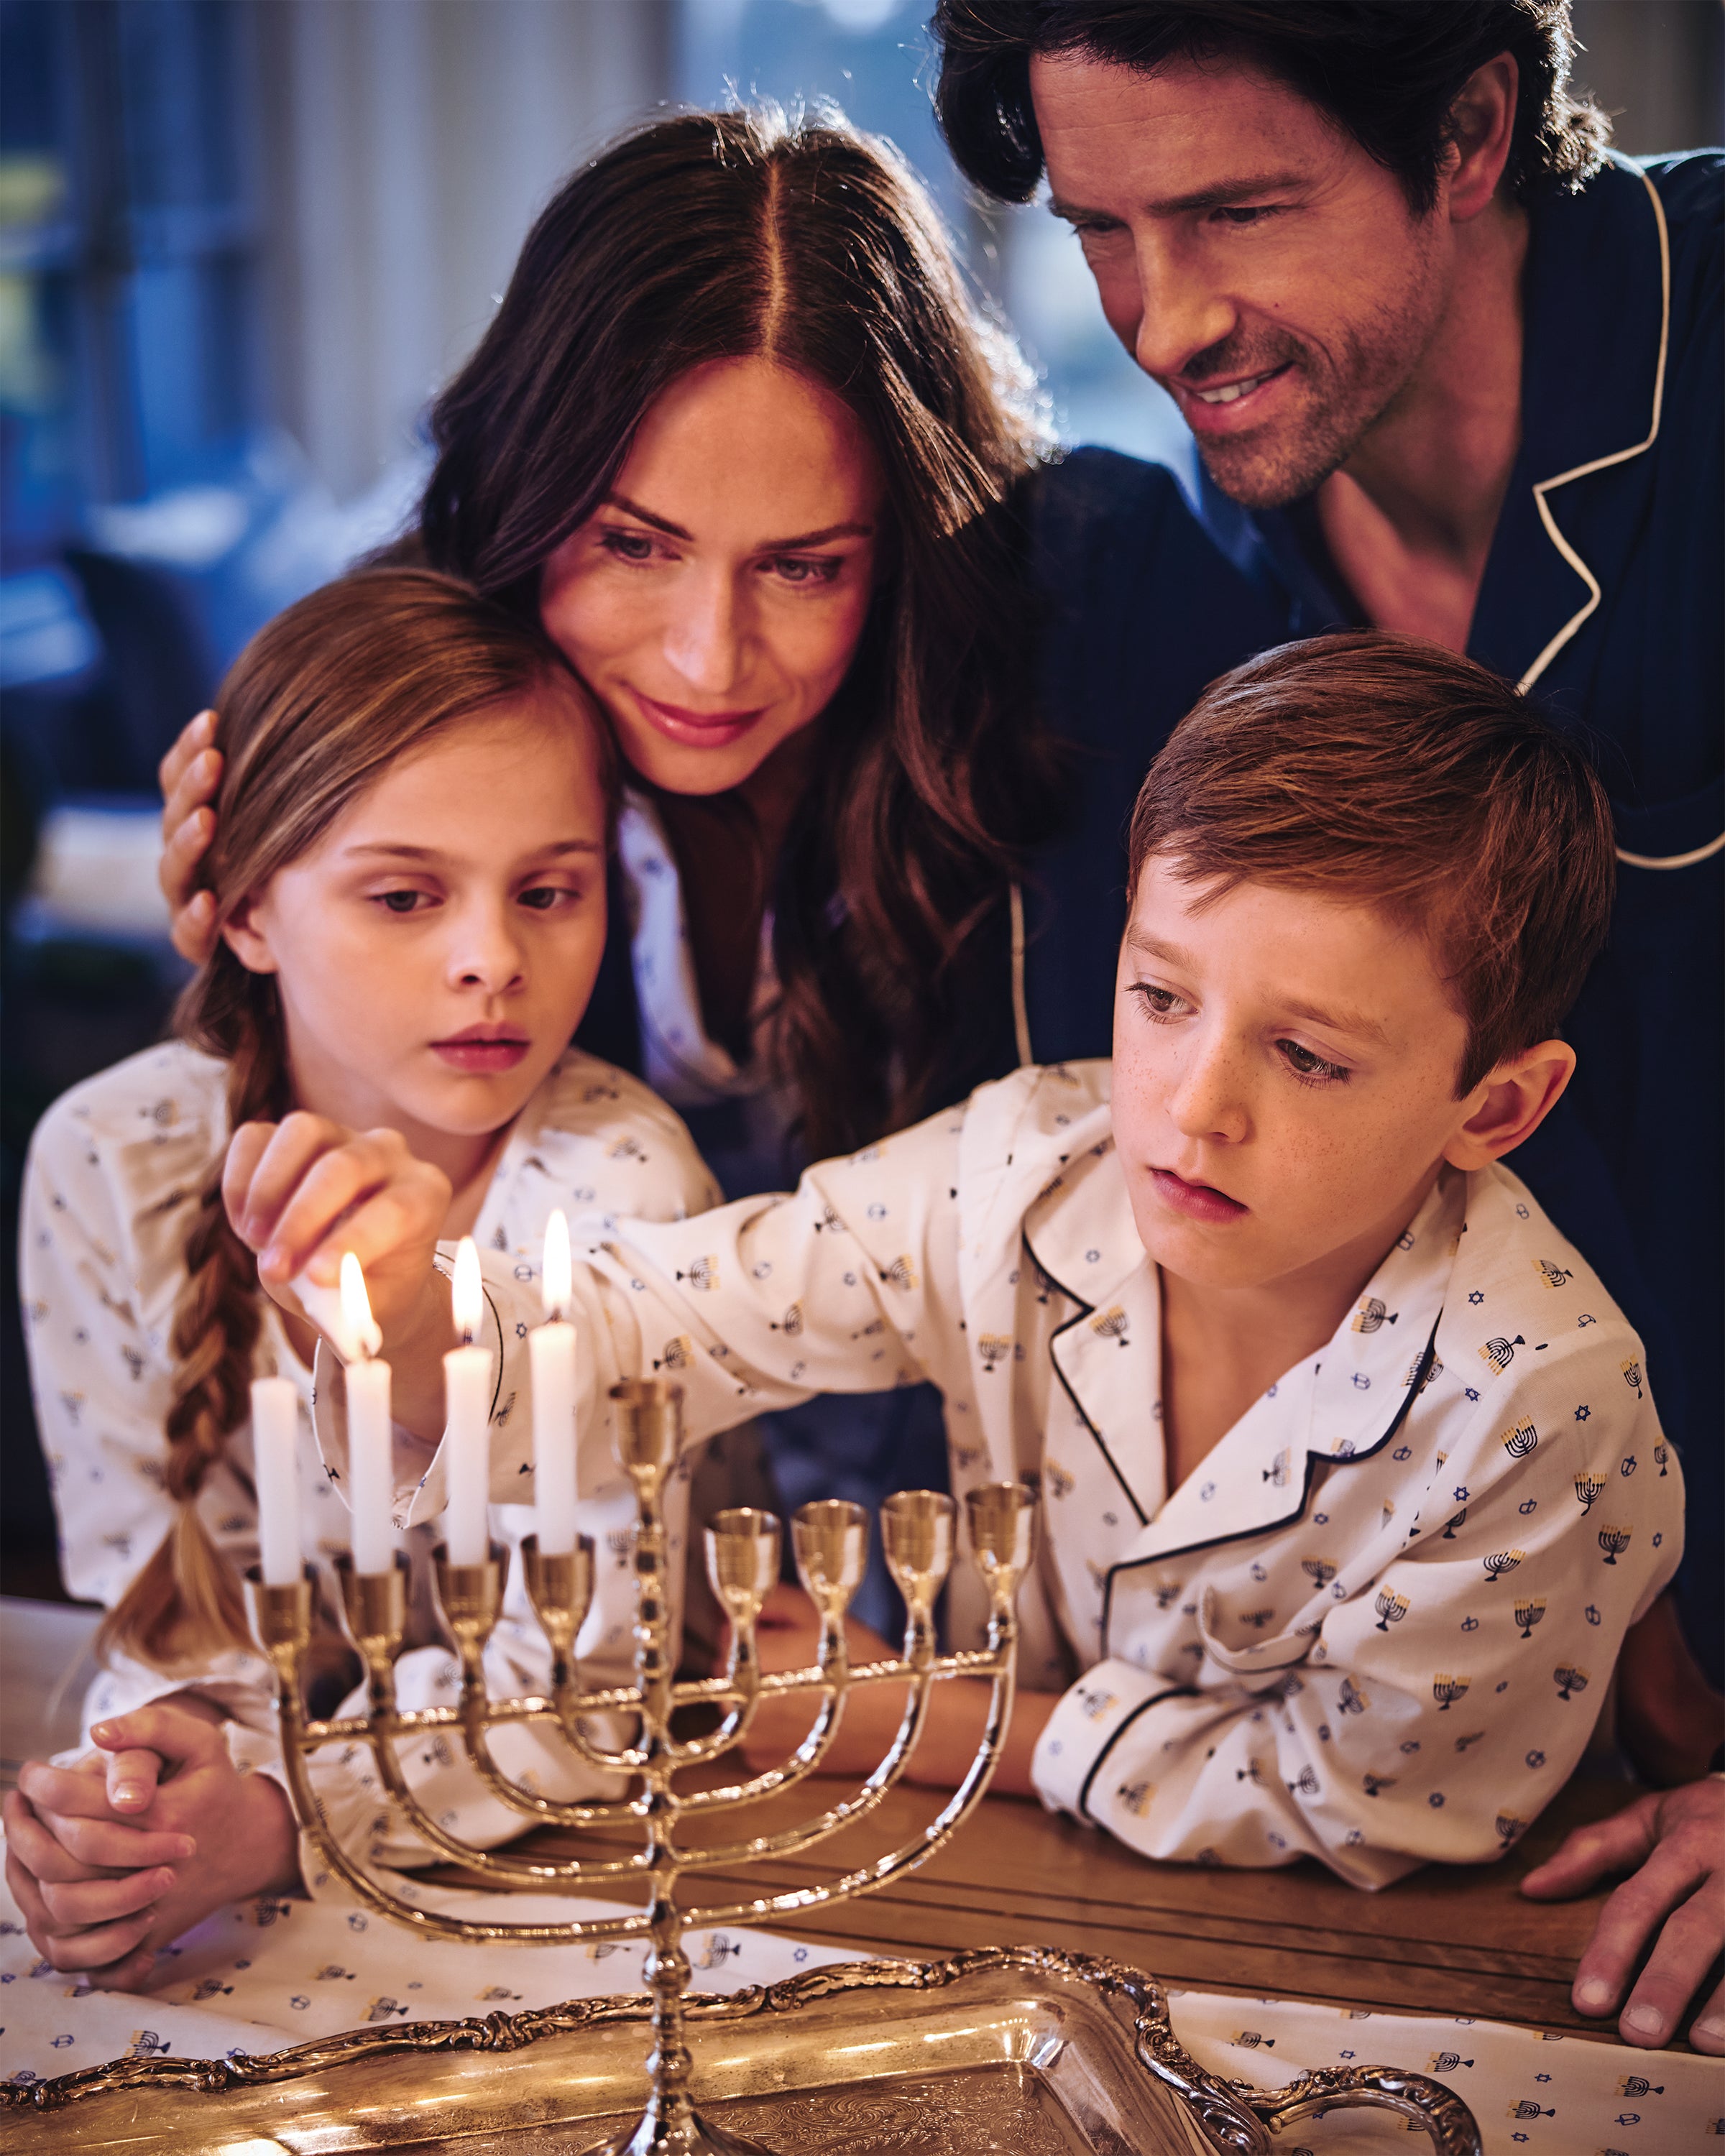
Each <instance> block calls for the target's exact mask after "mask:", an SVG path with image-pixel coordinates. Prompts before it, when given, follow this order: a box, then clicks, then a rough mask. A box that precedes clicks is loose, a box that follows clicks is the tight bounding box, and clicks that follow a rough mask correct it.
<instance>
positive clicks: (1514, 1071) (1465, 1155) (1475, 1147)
mask: <svg viewBox="0 0 1725 2156" xmlns="http://www.w3.org/2000/svg"><path fill="white" fill-rule="evenodd" d="M1574 1073H1575V1050H1574V1049H1573V1048H1572V1047H1571V1046H1570V1045H1569V1044H1568V1041H1567V1040H1542V1041H1540V1042H1539V1043H1538V1045H1536V1046H1534V1047H1532V1048H1524V1049H1523V1050H1522V1052H1521V1054H1520V1055H1511V1056H1507V1057H1506V1058H1505V1059H1504V1060H1503V1061H1502V1063H1500V1064H1499V1065H1497V1069H1496V1070H1488V1071H1487V1072H1486V1075H1485V1076H1484V1077H1483V1078H1482V1079H1481V1081H1480V1082H1479V1084H1478V1085H1477V1086H1476V1087H1475V1088H1474V1090H1473V1091H1472V1093H1471V1094H1470V1096H1468V1101H1467V1108H1468V1114H1467V1119H1466V1122H1464V1123H1463V1124H1462V1125H1461V1128H1460V1129H1459V1130H1457V1132H1455V1136H1454V1137H1452V1138H1451V1139H1450V1142H1449V1143H1448V1145H1446V1146H1445V1147H1444V1158H1445V1160H1446V1161H1448V1162H1449V1163H1450V1166H1451V1167H1452V1168H1489V1167H1490V1166H1491V1163H1492V1162H1493V1161H1494V1160H1502V1158H1503V1156H1504V1155H1505V1153H1507V1152H1513V1151H1514V1150H1515V1148H1516V1147H1517V1146H1518V1145H1521V1144H1522V1143H1523V1142H1525V1141H1526V1140H1527V1139H1528V1138H1530V1137H1532V1135H1533V1133H1534V1132H1535V1131H1537V1130H1538V1128H1539V1126H1540V1125H1541V1124H1542V1123H1543V1122H1544V1121H1545V1119H1546V1117H1547V1116H1548V1115H1549V1114H1550V1113H1551V1111H1552V1110H1553V1108H1554V1107H1556V1106H1557V1105H1558V1101H1559V1100H1561V1099H1562V1097H1563V1088H1564V1087H1565V1086H1567V1085H1568V1082H1569V1081H1570V1079H1571V1078H1572V1077H1573V1076H1574Z"/></svg>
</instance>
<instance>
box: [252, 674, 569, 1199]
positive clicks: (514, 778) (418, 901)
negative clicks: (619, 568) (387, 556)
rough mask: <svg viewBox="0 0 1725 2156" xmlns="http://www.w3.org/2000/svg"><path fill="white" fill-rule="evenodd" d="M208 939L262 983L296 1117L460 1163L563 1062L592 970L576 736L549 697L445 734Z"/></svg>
mask: <svg viewBox="0 0 1725 2156" xmlns="http://www.w3.org/2000/svg"><path fill="white" fill-rule="evenodd" d="M224 933H225V935H226V937H227V940H228V944H229V945H230V946H231V947H232V948H233V950H234V952H235V953H236V954H237V956H238V957H239V959H240V962H242V964H244V965H246V966H248V967H249V968H251V970H252V971H253V972H254V973H274V974H275V976H276V979H277V983H278V985H279V988H280V995H281V1003H282V1009H283V1012H284V1014H285V1019H286V1025H287V1039H288V1051H289V1060H290V1064H291V1066H292V1070H293V1079H294V1091H295V1099H296V1101H297V1102H298V1105H299V1106H301V1107H303V1108H309V1109H311V1110H312V1111H314V1112H316V1113H317V1114H320V1115H325V1116H330V1117H331V1118H332V1119H333V1120H335V1121H336V1122H341V1123H345V1124H347V1125H348V1126H350V1127H353V1128H355V1129H359V1130H368V1129H373V1128H377V1127H384V1126H387V1127H389V1128H392V1129H394V1130H397V1131H399V1132H401V1134H402V1135H403V1137H405V1138H406V1139H407V1140H408V1143H409V1145H410V1146H411V1147H413V1151H414V1152H416V1153H418V1155H419V1157H420V1158H422V1159H427V1160H430V1161H433V1162H434V1163H437V1164H439V1165H449V1166H452V1167H458V1166H459V1158H457V1157H458V1156H459V1155H460V1153H461V1151H462V1145H461V1142H463V1141H470V1140H472V1139H475V1138H478V1137H485V1136H486V1135H487V1134H490V1133H492V1132H496V1131H497V1130H499V1129H501V1127H502V1126H503V1125H505V1124H506V1123H507V1122H510V1121H511V1118H512V1117H513V1116H516V1114H517V1113H518V1112H519V1111H520V1110H521V1107H522V1106H524V1105H525V1103H526V1101H527V1098H528V1096H530V1095H531V1093H532V1091H533V1089H534V1088H535V1087H536V1086H537V1085H538V1084H539V1082H540V1081H541V1080H542V1078H543V1077H544V1076H545V1075H546V1074H547V1071H548V1070H550V1069H551V1067H552V1064H554V1063H555V1062H556V1060H557V1057H558V1056H559V1055H561V1054H562V1051H563V1050H564V1049H565V1048H566V1047H567V1045H568V1040H569V1036H570V1034H572V1032H573V1030H574V1029H575V1026H576V1024H577V1023H578V1020H579V1019H580V1017H581V1015H582V1013H583V1011H584V1010H585V1009H586V1008H587V1001H588V997H589V995H590V994H591V993H592V992H593V981H594V979H595V978H596V977H597V975H598V966H599V957H600V953H601V952H602V951H603V947H604V941H605V802H604V796H603V791H602V789H601V787H600V784H599V779H598V770H597V767H596V764H595V758H594V754H593V726H592V721H590V720H588V719H587V718H586V716H585V715H584V714H582V713H579V712H578V711H577V710H576V709H575V708H574V698H573V696H572V692H571V691H570V690H567V689H563V688H560V687H558V686H557V685H555V684H551V683H547V684H546V685H543V686H542V687H541V688H540V689H538V690H536V691H534V692H533V693H532V694H531V695H529V696H523V697H521V698H519V699H511V701H508V702H506V703H502V704H497V705H494V706H490V708H489V709H487V710H486V711H482V712H479V713H476V714H475V716H473V717H471V718H470V719H466V720H464V721H461V722H460V723H459V724H457V725H454V726H450V727H449V728H448V729H447V730H446V731H443V732H440V733H439V734H438V735H436V736H434V737H433V738H432V739H431V740H430V741H429V742H428V743H427V744H426V745H425V746H424V747H422V748H419V749H416V750H414V751H413V752H410V753H408V754H407V755H405V756H403V757H399V758H398V760H397V761H396V762H394V763H393V764H392V765H391V766H390V767H388V770H387V771H386V772H385V773H383V775H382V778H379V779H378V780H377V783H375V784H374V785H373V786H372V787H371V788H369V789H368V790H367V792H366V793H363V794H362V795H361V796H360V798H358V799H357V801H355V802H353V803H352V804H351V805H350V806H349V807H348V808H347V810H346V811H345V812H344V813H343V814H341V816H340V817H339V818H338V819H336V822H335V823H334V824H331V827H330V829H328V830H327V831H326V832H325V834H323V836H322V838H321V839H319V841H318V843H317V844H316V845H315V846H313V847H312V848H311V850H310V851H309V852H307V853H305V854H302V855H300V858H299V859H298V860H295V861H293V862H291V863H290V865H288V866H287V867H286V868H285V869H283V870H280V871H279V872H278V873H277V874H276V875H275V876H273V877H272V878H271V879H270V881H269V883H268V884H266V885H264V889H263V891H261V892H259V894H258V895H257V896H255V897H254V899H253V900H252V901H250V903H249V906H247V907H246V908H245V909H244V911H243V913H242V914H241V915H240V916H238V917H237V918H236V919H235V920H234V921H233V922H232V923H231V924H230V925H229V926H228V928H227V929H226V930H225V931H224ZM451 1140H454V1141H456V1142H457V1143H456V1145H455V1147H454V1152H453V1154H452V1150H451V1146H450V1141H451Z"/></svg>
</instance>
